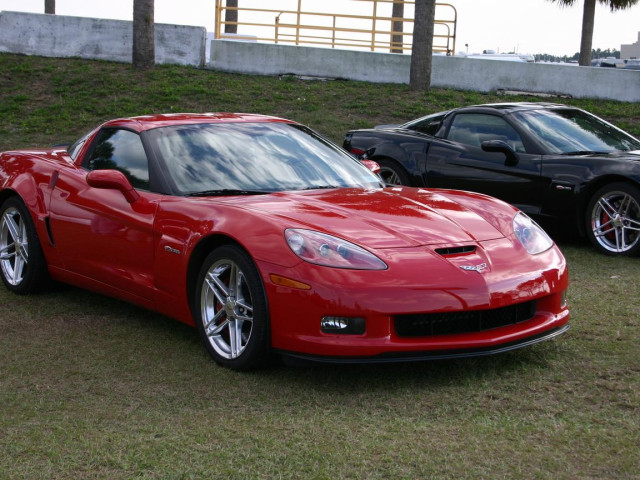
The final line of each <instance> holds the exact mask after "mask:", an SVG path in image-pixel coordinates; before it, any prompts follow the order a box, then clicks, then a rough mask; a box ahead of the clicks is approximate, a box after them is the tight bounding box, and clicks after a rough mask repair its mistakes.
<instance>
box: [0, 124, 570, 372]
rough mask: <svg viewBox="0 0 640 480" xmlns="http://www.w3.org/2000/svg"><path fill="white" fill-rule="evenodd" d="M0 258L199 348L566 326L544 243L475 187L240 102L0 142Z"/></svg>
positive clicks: (493, 349)
mask: <svg viewBox="0 0 640 480" xmlns="http://www.w3.org/2000/svg"><path fill="white" fill-rule="evenodd" d="M0 266H1V274H2V280H3V281H4V283H5V285H6V286H7V288H8V289H9V290H11V291H13V292H15V293H17V294H25V293H30V292H33V291H35V290H37V289H38V288H41V287H42V286H43V285H44V284H45V280H46V279H48V278H49V277H50V278H53V279H54V280H57V281H60V282H65V283H69V284H73V285H76V286H79V287H82V288H87V289H91V290H94V291H96V292H100V293H103V294H106V295H111V296H113V297H116V298H120V299H123V300H127V301H130V302H132V303H135V304H138V305H142V306H144V307H146V308H149V309H152V310H155V311H158V312H160V313H162V314H164V315H168V316H170V317H174V318H176V319H178V320H180V321H182V322H185V323H188V324H190V325H195V326H197V328H198V330H199V332H200V334H201V336H202V338H203V340H204V344H205V346H206V349H207V350H208V352H209V353H210V354H211V356H212V357H213V358H214V360H216V361H217V362H218V363H220V364H222V365H225V366H227V367H230V368H234V369H248V368H252V367H256V366H259V365H261V364H263V362H264V361H265V360H266V359H267V358H268V357H270V356H271V355H272V354H274V353H277V354H281V355H287V356H290V357H291V356H292V357H297V358H299V359H306V360H312V361H324V362H384V361H399V360H418V359H427V358H448V357H460V356H471V355H484V354H489V353H497V352H503V351H507V350H510V349H514V348H517V347H522V346H525V345H530V344H533V343H536V342H539V341H542V340H546V339H549V338H552V337H554V336H556V335H558V334H560V333H562V332H564V331H566V330H567V329H568V326H569V325H568V321H569V309H568V307H567V304H566V301H565V292H566V289H567V285H568V272H567V266H566V262H565V259H564V257H563V256H562V254H561V252H560V251H559V249H558V248H557V247H556V246H555V245H554V244H553V242H552V240H550V238H549V237H548V236H547V235H546V234H545V232H544V231H543V230H541V229H540V228H539V227H538V226H537V225H536V224H535V223H534V222H532V221H531V220H530V219H529V217H527V216H526V215H525V214H523V213H522V212H519V211H518V210H517V209H516V208H514V207H512V206H510V205H508V204H506V203H504V202H502V201H499V200H496V199H494V198H491V197H487V196H485V195H481V194H477V193H469V192H461V191H453V190H427V189H422V188H411V187H401V186H398V187H391V188H385V187H384V185H383V184H382V182H381V180H380V178H379V177H377V176H376V175H375V174H374V173H372V171H371V170H370V169H368V168H366V167H365V166H364V165H363V164H362V163H360V162H359V161H357V160H355V159H354V158H353V157H351V156H350V155H349V154H347V153H346V152H344V151H343V150H342V149H340V148H339V147H337V146H335V145H334V144H332V143H331V142H329V141H327V140H326V139H324V138H323V137H321V136H319V135H318V134H316V133H314V132H313V131H311V130H309V129H308V128H306V127H304V126H302V125H299V124H297V123H295V122H291V121H288V120H283V119H278V118H273V117H264V116H259V115H246V114H180V115H153V116H141V117H135V118H125V119H118V120H113V121H110V122H107V123H105V124H104V125H102V126H100V127H98V128H97V129H95V130H93V131H92V132H90V133H89V134H87V135H86V136H84V137H83V138H81V139H80V140H78V141H77V142H76V143H75V144H73V145H72V146H70V147H69V148H67V149H63V148H53V149H46V150H21V151H9V152H4V153H3V154H1V155H0Z"/></svg>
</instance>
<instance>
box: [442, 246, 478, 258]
mask: <svg viewBox="0 0 640 480" xmlns="http://www.w3.org/2000/svg"><path fill="white" fill-rule="evenodd" d="M475 251H476V246H475V245H464V246H462V247H446V248H436V253H437V254H438V255H442V256H443V257H447V256H451V255H463V254H466V253H473V252H475Z"/></svg>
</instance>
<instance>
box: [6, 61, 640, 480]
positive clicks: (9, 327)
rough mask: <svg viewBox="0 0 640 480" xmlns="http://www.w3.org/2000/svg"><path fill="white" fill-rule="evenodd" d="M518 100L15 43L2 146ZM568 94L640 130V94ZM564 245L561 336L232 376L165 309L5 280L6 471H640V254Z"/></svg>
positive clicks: (414, 112)
mask: <svg viewBox="0 0 640 480" xmlns="http://www.w3.org/2000/svg"><path fill="white" fill-rule="evenodd" d="M524 98H525V97H518V98H517V99H524ZM509 99H511V98H509ZM503 100H505V98H504V97H497V96H493V95H480V94H478V93H472V92H458V91H449V90H433V91H431V92H429V93H412V92H409V91H408V89H407V87H406V86H402V85H373V84H366V83H357V82H348V81H329V82H319V81H300V80H297V79H294V78H283V79H279V78H270V77H253V76H243V75H228V74H220V73H217V72H211V71H200V70H192V69H187V68H178V67H159V68H156V69H154V70H151V71H146V72H137V71H134V70H132V69H131V67H129V66H127V65H120V64H112V63H103V62H90V61H80V60H54V59H43V58H37V57H22V56H14V55H6V54H0V150H4V149H7V148H16V147H26V146H45V145H49V144H52V143H58V142H70V141H73V140H74V139H75V138H76V137H78V136H79V135H80V134H82V133H85V132H86V131H88V130H89V129H91V128H93V127H94V126H96V125H97V124H98V123H100V122H101V121H103V120H107V119H109V118H113V117H118V116H128V115H133V114H143V113H150V112H170V111H174V112H178V111H246V112H258V113H266V114H275V115H280V116H284V117H288V118H293V119H295V120H298V121H300V122H302V123H305V124H308V125H309V126H311V127H313V128H315V129H316V130H319V131H320V132H322V133H325V134H326V135H328V136H329V137H331V138H333V139H334V140H336V141H338V142H341V138H342V135H343V134H344V132H346V130H348V129H349V128H353V127H363V126H371V125H374V124H376V123H393V122H401V121H404V120H409V119H411V118H414V117H416V116H418V115H421V114H426V113H430V112H435V111H439V110H444V109H447V108H449V107H452V106H455V105H462V104H471V103H480V102H492V101H503ZM534 100H536V99H534ZM562 102H564V103H571V104H573V105H577V106H581V107H583V108H586V109H588V110H590V111H592V112H594V113H596V114H598V115H600V116H603V117H605V118H607V119H609V120H612V121H614V122H615V123H616V124H618V125H620V126H623V127H624V128H626V129H627V130H629V131H631V132H632V133H634V134H635V135H640V121H639V120H640V105H636V104H625V103H618V102H596V101H592V100H580V101H578V100H567V99H563V100H562ZM560 246H561V248H562V250H563V251H564V253H565V255H566V256H567V259H568V261H569V266H570V272H571V287H570V290H569V295H568V297H569V302H570V304H571V307H572V329H571V330H570V331H569V332H568V333H567V334H566V335H564V336H561V337H559V338H557V339H556V340H554V341H551V342H546V343H543V344H539V345H537V346H534V347H532V348H528V349H523V350H519V351H516V352H511V353H507V354H503V355H499V356H493V357H486V358H478V359H466V360H455V361H446V362H445V361H439V362H429V363H421V364H409V365H402V364H397V365H384V366H320V367H316V368H292V367H284V366H275V367H273V368H271V369H267V370H262V371H258V372H251V373H235V372H231V371H229V370H226V369H223V368H220V367H218V366H216V364H215V363H214V362H213V361H212V360H210V358H209V357H208V356H207V355H206V353H205V351H204V348H203V347H202V345H201V344H200V341H199V339H198V337H197V334H196V332H195V330H193V329H191V328H189V327H187V326H185V325H182V324H180V323H178V322H175V321H173V320H170V319H167V318H164V317H159V316H158V315H156V314H154V313H151V312H147V311H145V310H141V309H139V308H136V307H132V306H129V305H127V304H125V303H122V302H118V301H115V300H111V299H108V298H105V297H101V296H98V295H94V294H92V293H89V292H85V291H82V290H78V289H75V288H71V287H65V286H56V287H55V288H53V289H52V290H51V291H49V292H47V293H44V294H41V295H37V296H27V297H21V296H15V295H12V294H10V293H9V292H8V291H6V290H5V289H4V288H0V479H3V480H4V479H67V478H68V479H129V478H149V479H190V478H193V479H202V478H220V479H247V478H251V479H253V478H256V479H271V478H295V479H307V478H308V479H342V478H347V479H378V478H379V479H403V478H406V479H417V478H451V479H458V478H469V479H490V478H491V479H493V478H504V479H512V478H541V479H558V478H560V479H564V478H566V479H576V478H580V479H585V478H589V479H633V478H636V479H640V448H639V447H638V445H639V444H640V349H639V348H638V343H639V341H640V259H638V258H631V259H614V258H610V257H606V256H603V255H598V254H596V253H594V252H593V251H592V250H591V249H590V248H589V247H588V246H586V245H584V244H583V243H582V242H578V241H569V240H563V241H561V243H560Z"/></svg>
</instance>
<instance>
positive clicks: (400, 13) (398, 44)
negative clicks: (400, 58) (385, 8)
mask: <svg viewBox="0 0 640 480" xmlns="http://www.w3.org/2000/svg"><path fill="white" fill-rule="evenodd" d="M391 16H392V17H393V18H404V0H394V2H393V10H392V12H391ZM403 27H404V22H403V21H402V20H394V21H393V27H392V28H391V30H393V31H394V32H399V33H402V32H403V30H404V28H403ZM403 43H404V37H403V36H402V35H393V36H392V37H391V53H402V52H403V47H402V44H403Z"/></svg>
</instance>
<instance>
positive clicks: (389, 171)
mask: <svg viewBox="0 0 640 480" xmlns="http://www.w3.org/2000/svg"><path fill="white" fill-rule="evenodd" d="M372 160H375V161H376V162H378V165H380V173H379V174H378V175H380V177H381V178H382V180H383V181H384V183H386V184H387V185H409V184H410V183H411V182H410V180H409V174H408V173H407V171H406V170H405V169H404V168H402V167H401V166H400V165H399V164H398V163H397V162H395V161H394V160H391V159H388V158H380V159H377V158H376V159H372Z"/></svg>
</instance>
